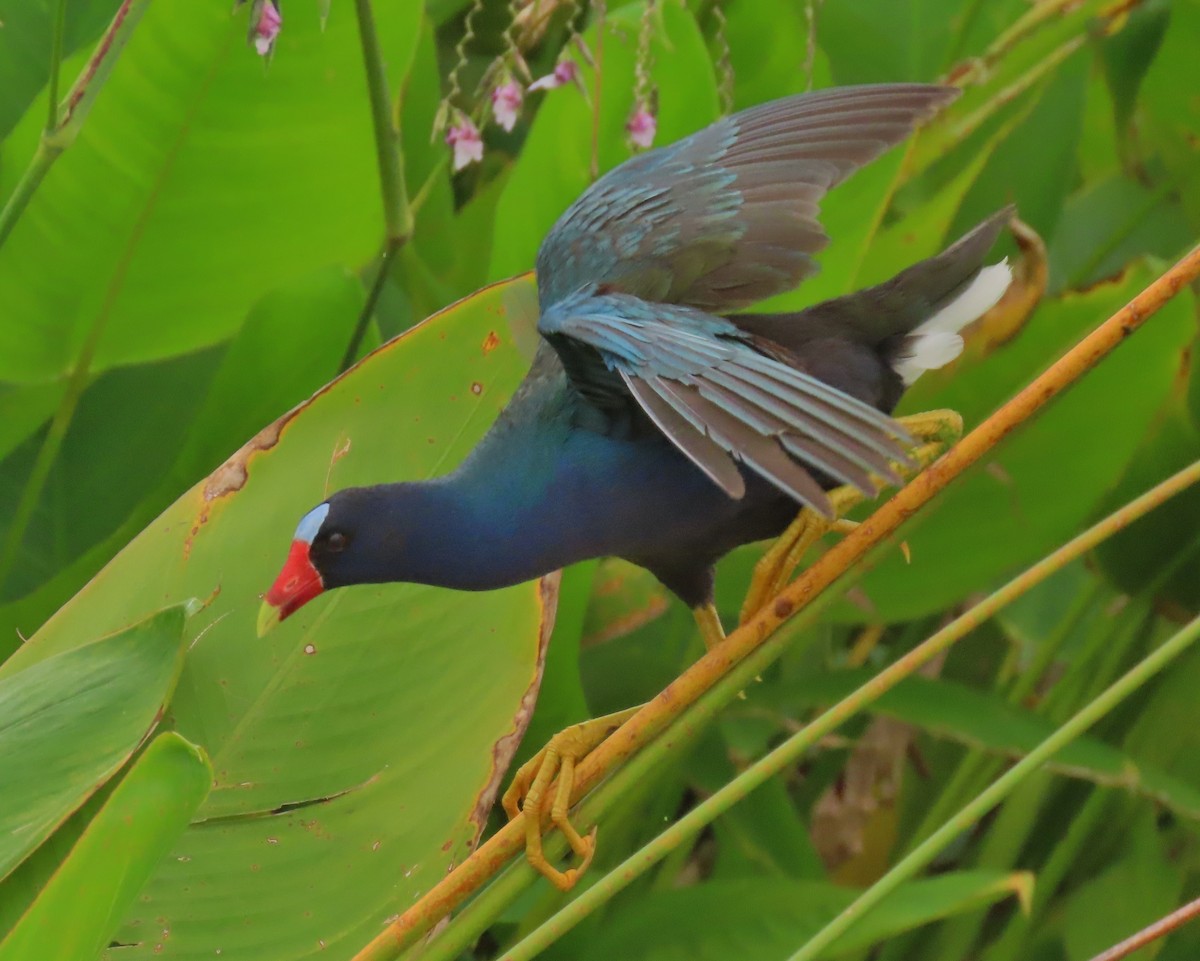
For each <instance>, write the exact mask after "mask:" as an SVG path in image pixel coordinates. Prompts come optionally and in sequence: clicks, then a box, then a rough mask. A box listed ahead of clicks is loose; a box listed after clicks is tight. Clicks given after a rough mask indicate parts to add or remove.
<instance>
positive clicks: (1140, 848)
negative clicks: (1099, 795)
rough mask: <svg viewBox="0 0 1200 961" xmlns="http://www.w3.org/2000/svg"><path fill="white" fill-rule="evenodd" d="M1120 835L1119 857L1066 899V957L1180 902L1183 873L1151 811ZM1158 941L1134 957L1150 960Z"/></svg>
mask: <svg viewBox="0 0 1200 961" xmlns="http://www.w3.org/2000/svg"><path fill="white" fill-rule="evenodd" d="M1124 841H1125V843H1124V844H1123V845H1122V847H1123V848H1124V851H1123V853H1122V855H1121V856H1120V857H1119V859H1118V860H1116V861H1115V862H1114V863H1112V865H1111V866H1110V867H1108V868H1107V869H1106V870H1105V871H1104V872H1102V873H1101V874H1100V875H1099V876H1097V877H1095V878H1092V879H1091V880H1090V881H1088V882H1087V883H1086V884H1085V885H1084V886H1083V887H1082V888H1081V889H1080V890H1078V891H1076V892H1074V893H1073V894H1072V896H1071V898H1070V900H1069V901H1068V902H1067V905H1066V909H1065V910H1066V913H1065V917H1064V918H1063V930H1062V940H1063V947H1064V948H1065V949H1066V953H1067V957H1070V958H1090V957H1092V956H1094V955H1096V954H1099V953H1100V952H1102V951H1105V950H1106V949H1108V948H1110V947H1112V946H1113V945H1114V944H1116V943H1117V942H1118V941H1123V940H1124V939H1125V938H1127V937H1129V936H1130V935H1131V934H1134V933H1136V932H1137V931H1139V930H1140V929H1141V928H1144V927H1145V926H1146V925H1148V924H1150V923H1152V922H1154V921H1157V920H1158V919H1159V918H1161V917H1162V916H1163V915H1166V914H1169V913H1170V912H1171V911H1173V910H1174V909H1175V908H1176V907H1178V906H1179V899H1180V896H1181V895H1182V893H1183V891H1182V887H1183V879H1182V877H1181V876H1180V872H1179V868H1178V867H1177V866H1176V865H1175V864H1174V863H1172V862H1173V861H1174V860H1175V856H1174V854H1173V853H1172V852H1170V851H1167V850H1164V849H1163V839H1162V838H1160V837H1159V835H1158V831H1157V829H1156V827H1155V816H1154V812H1153V811H1150V810H1146V809H1143V810H1142V811H1140V812H1139V813H1138V816H1137V817H1135V818H1134V819H1133V824H1132V830H1128V831H1127V833H1126V834H1125V835H1124ZM1133 892H1137V895H1136V897H1131V896H1130V895H1131V894H1132V893H1133ZM1161 947H1162V942H1161V941H1160V942H1159V943H1158V944H1157V945H1155V946H1153V947H1151V948H1149V949H1147V950H1145V951H1139V952H1137V953H1136V954H1134V955H1133V957H1135V958H1137V959H1138V961H1149V959H1150V958H1152V957H1154V956H1155V955H1156V954H1157V953H1158V950H1159V949H1161Z"/></svg>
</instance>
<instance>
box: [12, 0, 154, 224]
mask: <svg viewBox="0 0 1200 961" xmlns="http://www.w3.org/2000/svg"><path fill="white" fill-rule="evenodd" d="M149 4H150V0H124V2H123V3H122V4H121V6H120V7H118V8H117V12H116V14H115V15H114V16H113V19H112V23H110V24H109V25H108V29H107V30H105V31H104V35H103V36H102V37H101V38H100V42H99V43H98V44H96V50H95V52H94V53H93V54H92V56H91V58H90V59H89V60H88V62H87V64H86V65H85V66H84V68H83V70H82V71H81V72H80V74H79V77H78V79H76V81H75V83H74V85H72V87H71V90H70V92H69V93H68V94H67V96H66V99H65V101H64V102H63V106H65V108H66V109H65V112H64V113H62V114H61V115H60V114H59V111H58V108H59V104H58V89H57V88H58V64H57V61H55V63H53V64H52V66H53V67H54V69H53V70H52V72H51V80H50V83H51V89H50V103H51V107H50V110H51V113H52V114H53V117H54V126H53V127H47V128H46V130H45V132H44V133H43V134H42V139H41V141H40V142H39V143H38V146H37V149H36V150H35V151H34V154H33V157H32V158H30V161H29V166H28V167H26V168H25V172H24V173H23V174H21V177H20V179H19V180H18V181H17V185H16V187H15V188H13V192H12V194H10V195H9V197H8V199H7V200H6V201H5V203H4V209H3V210H0V247H3V246H4V243H5V241H7V240H8V237H9V234H11V233H12V231H13V228H14V227H15V226H16V225H17V221H18V220H20V219H21V215H22V214H23V213H24V212H25V208H26V207H28V206H29V202H30V201H31V200H32V199H33V195H34V194H35V193H36V192H37V189H38V187H39V186H40V185H41V182H42V181H43V180H44V179H45V177H46V174H47V173H48V172H49V171H50V168H51V167H52V166H53V165H54V161H56V160H57V159H58V157H59V155H60V154H61V153H62V152H63V151H64V150H66V149H67V147H69V146H70V145H71V144H72V143H73V142H74V141H75V138H76V137H77V136H78V135H79V130H80V128H81V127H82V126H83V121H84V119H85V118H86V117H87V114H88V111H89V110H91V108H92V104H93V103H94V102H95V100H96V95H97V94H98V93H99V92H100V90H101V88H102V87H103V86H104V81H105V80H107V79H108V75H109V73H110V72H111V71H112V68H113V64H115V63H116V61H117V58H118V56H119V55H120V52H121V50H122V49H123V48H124V46H125V44H126V43H128V42H129V38H130V36H132V35H133V30H134V28H135V27H136V26H137V24H138V21H139V20H141V18H142V14H143V13H145V12H146V7H148V6H149ZM55 42H56V43H60V42H61V38H60V39H59V40H56V41H55Z"/></svg>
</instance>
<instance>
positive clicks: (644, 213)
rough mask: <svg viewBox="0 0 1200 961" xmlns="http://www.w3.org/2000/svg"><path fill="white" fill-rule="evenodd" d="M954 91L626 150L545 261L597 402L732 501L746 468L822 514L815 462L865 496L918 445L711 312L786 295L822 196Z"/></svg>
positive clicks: (739, 120)
mask: <svg viewBox="0 0 1200 961" xmlns="http://www.w3.org/2000/svg"><path fill="white" fill-rule="evenodd" d="M957 95H958V91H957V90H955V89H953V88H950V87H937V86H927V85H923V84H883V85H876V86H861V87H842V88H836V89H830V90H822V91H818V92H815V93H808V94H801V95H798V96H794V97H786V98H783V99H781V100H776V101H773V102H771V103H766V104H762V105H761V106H758V107H753V108H751V109H749V110H745V111H742V112H741V113H738V114H735V115H733V116H731V117H727V118H725V119H723V120H720V121H718V122H717V123H715V124H712V125H711V126H709V127H706V128H705V129H703V130H701V131H699V132H698V133H696V134H693V135H692V136H690V137H688V138H686V139H684V140H681V141H679V142H678V143H675V144H672V145H670V146H667V147H663V148H660V149H658V150H653V151H650V152H648V153H645V154H642V155H640V156H638V157H635V158H633V159H632V160H630V161H627V162H626V163H624V164H622V165H621V166H620V167H617V168H616V169H615V170H612V171H611V172H609V173H608V174H607V175H606V176H604V177H602V178H601V179H600V180H598V181H597V182H596V183H595V184H593V185H592V187H591V188H589V189H588V190H587V191H586V192H585V193H584V194H583V195H582V196H581V197H580V198H579V199H578V200H577V201H576V202H575V203H574V204H572V205H571V207H570V208H569V209H568V210H567V211H566V213H564V214H563V216H562V217H561V218H559V220H558V222H557V223H556V224H555V225H554V227H553V228H552V229H551V231H550V233H549V234H547V236H546V239H545V240H544V241H543V242H542V246H541V249H540V250H539V251H538V259H537V272H538V290H539V299H540V301H541V306H542V317H541V319H540V321H539V324H538V328H539V331H540V332H541V333H542V335H543V336H544V337H545V338H546V340H547V341H549V342H550V344H551V345H553V347H554V348H555V350H556V351H557V352H558V354H559V356H560V358H561V359H562V361H563V365H564V367H565V368H566V371H567V375H568V377H569V379H570V382H571V384H572V386H573V387H574V388H575V389H576V390H577V391H578V392H579V393H580V395H581V396H583V397H584V399H585V400H587V401H588V402H590V403H591V404H593V405H595V406H596V407H598V408H600V409H612V408H614V407H624V406H628V404H629V402H630V400H631V399H632V400H633V401H635V402H636V404H637V406H638V407H640V408H641V409H642V410H643V411H644V412H645V414H646V415H647V416H648V417H649V418H650V419H651V420H652V421H653V422H654V423H655V424H656V425H657V426H658V428H659V429H660V430H661V431H662V432H663V434H664V435H665V436H666V437H667V438H668V439H669V440H670V441H671V442H672V443H673V444H674V445H675V446H676V447H677V448H679V450H681V451H682V452H683V453H684V454H686V455H687V456H688V457H689V458H690V459H691V460H692V461H693V462H694V463H695V464H696V465H697V466H698V467H699V468H700V469H701V470H702V471H704V472H705V474H707V475H708V477H710V478H711V479H712V480H713V482H714V483H716V484H717V485H719V486H720V487H721V488H722V489H723V490H724V491H725V492H726V493H727V494H729V496H730V497H734V498H739V497H741V496H742V495H743V494H744V492H745V481H744V478H743V476H742V474H741V472H740V470H739V469H738V466H737V462H739V461H740V462H741V463H743V464H745V465H746V466H747V467H749V468H750V469H751V470H753V471H754V472H755V473H757V474H759V475H761V476H762V477H764V478H766V479H768V480H769V481H770V482H772V483H773V484H775V485H776V486H777V487H778V488H780V489H781V490H783V491H785V492H786V493H788V494H789V495H790V496H792V497H793V498H795V499H796V500H797V501H799V502H801V503H803V504H807V505H808V506H810V507H812V508H813V509H814V510H816V511H818V512H819V513H821V514H823V515H825V516H827V517H828V516H831V515H832V510H831V507H830V504H829V500H828V498H827V497H826V496H825V493H824V491H823V489H822V487H821V484H819V483H818V482H817V480H816V479H814V477H813V476H812V474H811V473H810V472H809V470H807V469H805V467H803V466H801V464H800V463H797V460H796V459H794V458H797V459H799V460H802V461H803V462H804V464H807V465H809V466H810V467H811V468H813V469H815V470H818V471H820V472H822V473H824V474H825V475H827V476H828V477H831V478H833V479H834V480H835V481H838V482H841V483H846V484H851V485H853V486H855V487H857V488H859V489H860V490H862V491H864V492H865V493H867V494H868V495H871V496H873V495H874V494H875V484H874V483H873V481H872V476H871V475H872V474H874V475H876V476H879V477H881V478H884V479H885V480H889V481H892V482H896V481H897V480H898V478H897V477H896V474H895V472H894V470H893V468H892V466H891V462H893V461H905V460H906V455H905V452H904V450H905V444H907V443H911V439H910V438H909V437H908V436H907V435H906V434H905V432H904V431H903V429H902V428H900V427H899V425H897V424H896V423H895V421H893V420H891V418H889V417H887V416H886V415H885V414H883V413H881V412H880V411H878V410H876V409H875V408H874V407H872V406H870V405H869V404H865V403H863V402H861V401H859V400H857V399H855V398H852V397H850V396H848V395H846V394H844V393H842V392H841V391H838V390H836V389H835V388H833V387H831V386H829V385H828V384H825V383H824V382H822V381H821V380H819V379H817V378H815V377H812V376H809V375H808V374H805V373H802V372H801V371H798V370H796V369H794V368H793V367H791V366H789V365H788V364H787V363H785V362H783V360H782V359H780V358H779V357H775V356H770V355H772V354H775V353H776V351H773V350H772V349H771V345H769V344H764V343H762V342H761V341H757V342H756V338H755V337H754V335H753V334H752V333H750V332H747V331H743V330H741V329H739V328H738V326H736V325H735V324H733V323H731V322H730V321H729V320H726V319H725V318H723V317H719V316H715V313H717V312H725V311H731V310H735V309H737V308H739V307H743V306H746V305H747V304H751V303H754V302H756V301H758V300H762V299H763V298H765V297H768V296H770V295H772V294H776V293H780V292H782V291H785V290H789V289H791V288H792V287H794V286H795V285H796V284H797V283H798V282H799V281H800V280H801V279H803V278H804V277H805V276H807V275H808V274H809V273H811V272H812V271H813V270H814V269H815V268H814V264H813V262H812V259H811V255H812V254H814V253H815V252H817V251H819V250H820V249H821V248H823V247H824V246H825V244H826V243H827V242H828V238H827V237H826V235H825V232H824V231H823V230H822V229H821V226H820V224H819V223H818V221H817V214H818V204H819V201H820V199H821V198H822V197H823V196H824V194H825V192H826V191H828V190H829V189H830V188H831V187H833V186H835V185H836V184H838V183H840V182H841V181H842V180H844V179H845V178H846V177H848V176H849V175H850V174H851V173H853V172H854V170H856V169H857V168H858V167H860V166H862V165H863V164H865V163H867V162H869V161H870V160H873V159H874V158H875V157H877V156H879V155H880V154H881V153H883V152H884V151H885V150H887V149H888V148H889V147H892V146H893V145H895V144H897V143H899V142H900V141H901V140H903V139H904V138H905V137H907V136H908V135H909V134H910V133H911V132H912V128H913V127H914V126H915V125H916V124H917V123H918V122H920V121H921V120H923V119H925V118H927V117H929V116H930V115H931V114H933V113H934V112H935V111H936V110H937V109H938V108H940V107H941V106H943V105H945V104H947V103H949V102H950V101H951V100H953V99H954V98H955V97H956V96H957Z"/></svg>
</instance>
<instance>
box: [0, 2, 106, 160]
mask: <svg viewBox="0 0 1200 961" xmlns="http://www.w3.org/2000/svg"><path fill="white" fill-rule="evenodd" d="M58 5H59V0H0V24H3V27H2V28H0V141H2V140H3V139H4V138H5V137H7V136H8V134H9V131H10V130H12V128H13V124H15V123H16V122H17V121H18V120H19V119H20V117H21V114H22V113H24V112H25V109H26V108H27V107H28V106H29V103H30V101H32V100H33V98H34V97H36V96H37V94H38V91H39V90H41V89H42V87H43V86H44V85H45V84H46V81H47V79H48V76H49V72H50V47H51V38H52V37H53V34H54V17H55V13H56V8H57V7H58ZM118 5H119V2H118V0H66V6H67V10H66V31H65V34H64V36H63V49H64V51H65V52H66V53H67V54H70V53H72V52H73V51H75V50H77V49H79V48H80V47H82V46H83V45H84V44H87V43H89V42H91V41H94V40H95V39H96V37H97V36H98V35H99V34H100V31H101V30H102V29H103V27H104V25H105V23H106V21H107V20H108V19H109V18H110V17H112V15H113V13H114V12H115V11H116V9H117V7H118ZM74 80H75V75H74V74H73V73H71V72H69V71H66V70H64V71H63V72H62V79H61V80H60V81H59V83H60V87H59V90H60V92H61V93H65V92H66V90H67V88H69V87H70V85H71V83H72V82H74ZM45 119H46V118H45V117H43V118H42V122H43V123H45Z"/></svg>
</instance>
